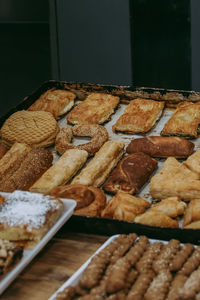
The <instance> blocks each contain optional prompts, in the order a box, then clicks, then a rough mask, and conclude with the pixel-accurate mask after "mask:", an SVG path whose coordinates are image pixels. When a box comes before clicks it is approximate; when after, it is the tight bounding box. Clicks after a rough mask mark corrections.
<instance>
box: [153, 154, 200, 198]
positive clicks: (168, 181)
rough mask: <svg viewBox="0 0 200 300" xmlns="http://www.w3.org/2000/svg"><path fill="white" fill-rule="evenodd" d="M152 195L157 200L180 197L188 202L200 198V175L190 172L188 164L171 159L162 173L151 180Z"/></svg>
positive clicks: (167, 160)
mask: <svg viewBox="0 0 200 300" xmlns="http://www.w3.org/2000/svg"><path fill="white" fill-rule="evenodd" d="M150 194H151V196H152V197H153V198H155V199H165V198H168V197H180V198H181V199H182V200H186V201H188V200H192V199H194V198H200V180H199V174H198V173H196V172H193V171H192V170H190V169H189V168H188V167H187V164H186V163H179V162H178V161H177V160H176V159H175V158H173V157H169V158H167V159H166V161H165V163H164V165H163V167H162V169H161V171H160V173H158V174H156V175H154V176H153V177H152V178H151V181H150Z"/></svg>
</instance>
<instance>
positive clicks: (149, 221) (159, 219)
mask: <svg viewBox="0 0 200 300" xmlns="http://www.w3.org/2000/svg"><path fill="white" fill-rule="evenodd" d="M134 222H136V223H141V224H145V225H151V226H159V227H179V225H178V222H177V221H176V220H173V219H172V218H170V217H169V216H168V215H166V214H165V213H163V212H160V211H156V210H151V209H150V210H147V211H146V212H145V213H144V214H142V215H139V216H137V217H135V220H134Z"/></svg>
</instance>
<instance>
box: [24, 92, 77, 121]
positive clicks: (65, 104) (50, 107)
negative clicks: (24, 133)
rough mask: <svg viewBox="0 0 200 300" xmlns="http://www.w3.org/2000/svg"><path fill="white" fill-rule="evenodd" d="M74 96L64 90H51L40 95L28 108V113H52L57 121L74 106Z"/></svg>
mask: <svg viewBox="0 0 200 300" xmlns="http://www.w3.org/2000/svg"><path fill="white" fill-rule="evenodd" d="M75 98H76V95H75V94H73V93H72V92H69V91H66V90H60V89H56V88H52V89H50V90H48V91H46V92H45V93H44V94H42V95H41V96H40V97H39V98H38V99H37V100H36V101H35V102H34V103H33V104H32V105H31V106H30V107H29V108H28V110H30V111H37V110H43V111H48V112H50V113H52V115H53V116H54V117H55V118H56V119H58V117H59V116H61V115H63V114H65V113H67V112H68V111H69V110H70V109H71V108H72V106H73V105H74V99H75Z"/></svg>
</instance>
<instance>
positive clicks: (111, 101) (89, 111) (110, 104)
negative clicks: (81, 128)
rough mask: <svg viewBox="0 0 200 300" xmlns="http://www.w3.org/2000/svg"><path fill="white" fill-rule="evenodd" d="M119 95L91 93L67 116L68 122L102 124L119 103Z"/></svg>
mask: <svg viewBox="0 0 200 300" xmlns="http://www.w3.org/2000/svg"><path fill="white" fill-rule="evenodd" d="M119 100H120V99H119V97H116V96H112V95H109V94H103V93H91V94H90V95H89V96H87V98H86V99H85V100H83V101H82V102H81V103H79V104H78V105H77V106H76V107H75V108H74V109H73V110H72V111H71V112H70V113H69V114H68V116H67V121H68V123H69V124H74V125H77V124H102V123H104V122H106V121H108V120H109V118H110V116H111V115H112V114H113V113H114V111H115V108H116V107H117V105H118V103H119Z"/></svg>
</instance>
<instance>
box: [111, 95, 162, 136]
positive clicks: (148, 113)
mask: <svg viewBox="0 0 200 300" xmlns="http://www.w3.org/2000/svg"><path fill="white" fill-rule="evenodd" d="M163 108H164V102H159V101H154V100H146V99H142V98H138V99H135V100H132V101H130V103H129V105H128V106H127V107H126V109H125V111H124V113H123V114H122V115H121V116H120V117H119V119H118V120H117V122H116V123H115V124H114V125H113V127H112V129H113V131H115V130H116V131H122V132H130V133H144V132H148V131H149V130H150V129H151V128H152V127H153V126H154V125H155V123H156V121H157V120H159V118H160V116H161V114H162V111H163Z"/></svg>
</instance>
